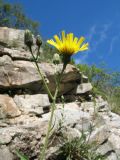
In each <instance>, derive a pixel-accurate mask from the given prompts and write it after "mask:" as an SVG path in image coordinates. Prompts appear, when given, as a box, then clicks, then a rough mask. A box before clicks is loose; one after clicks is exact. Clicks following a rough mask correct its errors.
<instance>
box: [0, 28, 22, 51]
mask: <svg viewBox="0 0 120 160" xmlns="http://www.w3.org/2000/svg"><path fill="white" fill-rule="evenodd" d="M0 43H1V44H3V45H5V46H9V47H18V48H19V47H24V30H18V29H13V28H7V27H0Z"/></svg>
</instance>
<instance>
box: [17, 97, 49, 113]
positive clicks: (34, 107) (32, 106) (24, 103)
mask: <svg viewBox="0 0 120 160" xmlns="http://www.w3.org/2000/svg"><path fill="white" fill-rule="evenodd" d="M14 101H15V103H16V105H17V106H18V107H19V109H20V110H21V111H22V112H26V113H35V114H43V113H44V108H47V107H48V109H49V106H50V102H49V98H48V95H47V94H36V95H16V96H15V97H14Z"/></svg>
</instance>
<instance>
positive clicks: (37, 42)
mask: <svg viewBox="0 0 120 160" xmlns="http://www.w3.org/2000/svg"><path fill="white" fill-rule="evenodd" d="M36 45H37V46H38V47H40V46H41V45H42V40H41V37H40V35H37V37H36Z"/></svg>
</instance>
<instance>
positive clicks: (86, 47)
mask: <svg viewBox="0 0 120 160" xmlns="http://www.w3.org/2000/svg"><path fill="white" fill-rule="evenodd" d="M88 46H89V44H88V43H85V44H83V45H82V47H80V49H79V51H85V50H87V49H88Z"/></svg>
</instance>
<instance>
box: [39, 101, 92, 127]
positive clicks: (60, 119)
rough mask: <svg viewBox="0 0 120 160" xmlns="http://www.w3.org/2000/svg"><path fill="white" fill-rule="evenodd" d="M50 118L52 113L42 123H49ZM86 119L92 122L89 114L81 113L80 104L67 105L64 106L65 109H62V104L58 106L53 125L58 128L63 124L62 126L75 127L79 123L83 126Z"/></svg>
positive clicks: (45, 116) (44, 117)
mask: <svg viewBox="0 0 120 160" xmlns="http://www.w3.org/2000/svg"><path fill="white" fill-rule="evenodd" d="M49 118H50V113H47V114H44V115H43V119H42V121H48V120H49ZM85 119H86V120H89V121H90V120H91V119H90V115H89V113H86V112H83V111H81V110H80V108H79V104H78V103H76V102H73V103H67V104H65V105H64V108H62V105H61V104H58V105H57V109H56V110H55V112H54V119H53V124H55V125H56V127H58V126H59V123H62V126H69V125H70V126H73V125H75V124H77V123H79V124H81V125H82V122H83V121H84V120H85Z"/></svg>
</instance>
